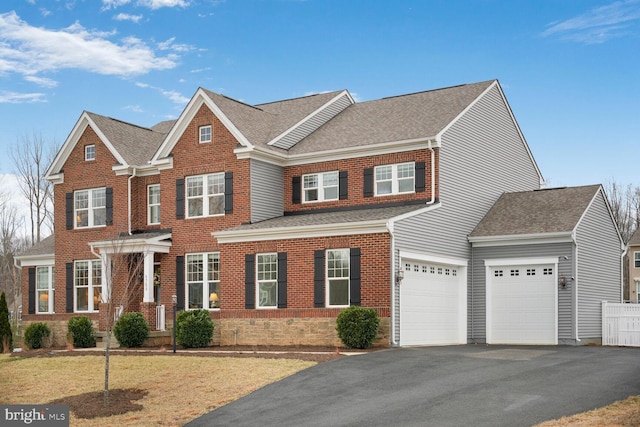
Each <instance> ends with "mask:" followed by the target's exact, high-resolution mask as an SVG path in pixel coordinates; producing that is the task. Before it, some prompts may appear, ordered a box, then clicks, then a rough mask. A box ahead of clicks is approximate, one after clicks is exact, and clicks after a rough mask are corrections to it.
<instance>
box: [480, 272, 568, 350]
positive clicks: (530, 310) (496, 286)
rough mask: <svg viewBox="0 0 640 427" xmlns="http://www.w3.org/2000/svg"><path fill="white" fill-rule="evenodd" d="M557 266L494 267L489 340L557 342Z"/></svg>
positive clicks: (490, 280)
mask: <svg viewBox="0 0 640 427" xmlns="http://www.w3.org/2000/svg"><path fill="white" fill-rule="evenodd" d="M553 268H554V266H553V265H519V266H497V267H491V268H490V271H489V275H488V280H487V341H488V342H489V343H492V344H555V343H556V342H557V314H556V313H557V302H556V301H557V296H556V286H555V280H554V277H555V276H554V275H553V274H552V271H553Z"/></svg>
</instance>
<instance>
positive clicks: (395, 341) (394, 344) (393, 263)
mask: <svg viewBox="0 0 640 427" xmlns="http://www.w3.org/2000/svg"><path fill="white" fill-rule="evenodd" d="M393 225H394V224H393V221H391V220H390V221H388V222H387V230H389V234H390V235H391V319H390V322H389V328H390V329H391V331H390V332H391V346H392V347H397V346H398V337H396V328H395V319H396V310H397V307H396V293H395V291H396V289H395V288H396V238H395V236H394V235H393Z"/></svg>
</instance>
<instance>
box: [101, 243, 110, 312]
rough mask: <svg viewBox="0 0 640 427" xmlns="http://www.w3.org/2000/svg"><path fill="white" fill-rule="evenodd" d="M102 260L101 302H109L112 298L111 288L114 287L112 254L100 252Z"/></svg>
mask: <svg viewBox="0 0 640 427" xmlns="http://www.w3.org/2000/svg"><path fill="white" fill-rule="evenodd" d="M100 261H101V262H102V277H101V280H102V282H101V283H102V290H101V291H100V302H101V303H107V302H109V301H110V300H111V289H112V288H113V278H112V277H111V256H110V255H109V254H107V253H100Z"/></svg>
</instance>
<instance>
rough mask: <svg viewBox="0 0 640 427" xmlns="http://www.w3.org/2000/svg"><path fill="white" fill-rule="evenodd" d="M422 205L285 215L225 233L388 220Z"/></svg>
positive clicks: (245, 225) (422, 205) (231, 229)
mask: <svg viewBox="0 0 640 427" xmlns="http://www.w3.org/2000/svg"><path fill="white" fill-rule="evenodd" d="M424 207H425V205H424V204H418V205H405V206H392V207H375V206H372V207H371V208H370V209H354V210H344V211H336V212H322V213H309V214H301V215H286V216H280V217H277V218H273V219H268V220H265V221H261V222H256V223H253V224H244V225H241V226H238V227H234V228H230V229H227V230H225V231H247V230H267V229H275V228H286V227H303V226H316V225H326V224H344V223H350V222H353V223H356V222H365V221H377V220H388V219H391V218H393V217H396V216H399V215H403V214H406V213H409V212H413V211H416V210H418V209H422V208H424Z"/></svg>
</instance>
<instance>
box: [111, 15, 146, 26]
mask: <svg viewBox="0 0 640 427" xmlns="http://www.w3.org/2000/svg"><path fill="white" fill-rule="evenodd" d="M113 19H115V20H116V21H131V22H134V23H136V24H137V23H138V22H140V21H141V20H142V15H129V14H128V13H119V14H117V15H116V16H114V17H113Z"/></svg>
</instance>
